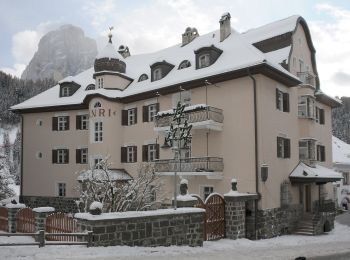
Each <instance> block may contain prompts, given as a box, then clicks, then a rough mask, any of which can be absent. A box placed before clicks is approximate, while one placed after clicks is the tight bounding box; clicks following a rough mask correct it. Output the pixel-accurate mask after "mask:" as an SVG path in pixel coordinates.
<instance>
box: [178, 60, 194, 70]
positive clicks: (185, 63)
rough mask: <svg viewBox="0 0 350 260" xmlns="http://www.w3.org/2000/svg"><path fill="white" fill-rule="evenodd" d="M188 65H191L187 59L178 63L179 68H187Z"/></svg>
mask: <svg viewBox="0 0 350 260" xmlns="http://www.w3.org/2000/svg"><path fill="white" fill-rule="evenodd" d="M188 67H191V62H190V61H188V60H184V61H182V62H181V63H180V65H179V70H182V69H185V68H188Z"/></svg>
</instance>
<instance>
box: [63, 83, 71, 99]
mask: <svg viewBox="0 0 350 260" xmlns="http://www.w3.org/2000/svg"><path fill="white" fill-rule="evenodd" d="M69 96H70V87H68V86H67V87H63V88H62V97H69Z"/></svg>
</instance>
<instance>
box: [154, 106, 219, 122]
mask: <svg viewBox="0 0 350 260" xmlns="http://www.w3.org/2000/svg"><path fill="white" fill-rule="evenodd" d="M193 107H194V108H193V109H191V107H188V108H189V109H188V108H185V112H184V119H183V120H185V119H187V120H188V123H199V122H204V121H209V120H211V121H214V122H216V123H223V121H224V115H223V111H222V109H219V108H215V107H211V106H203V107H196V106H193ZM172 121H173V113H172V112H169V113H164V112H160V114H158V115H157V116H156V118H155V127H167V126H170V124H171V123H172Z"/></svg>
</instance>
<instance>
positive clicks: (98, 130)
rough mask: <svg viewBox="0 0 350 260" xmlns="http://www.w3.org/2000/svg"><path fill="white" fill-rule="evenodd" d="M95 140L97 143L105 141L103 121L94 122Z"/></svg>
mask: <svg viewBox="0 0 350 260" xmlns="http://www.w3.org/2000/svg"><path fill="white" fill-rule="evenodd" d="M93 140H94V142H95V143H102V142H103V122H102V121H95V122H94V136H93Z"/></svg>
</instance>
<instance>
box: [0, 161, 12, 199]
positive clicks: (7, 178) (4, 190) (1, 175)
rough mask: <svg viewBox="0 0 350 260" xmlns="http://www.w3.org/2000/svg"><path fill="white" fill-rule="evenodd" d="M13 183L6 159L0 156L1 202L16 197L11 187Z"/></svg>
mask: <svg viewBox="0 0 350 260" xmlns="http://www.w3.org/2000/svg"><path fill="white" fill-rule="evenodd" d="M12 183H13V179H12V177H11V174H10V170H9V167H8V164H7V163H6V157H5V156H4V155H1V154H0V200H3V199H7V198H9V197H12V196H14V195H15V193H14V191H13V190H12V189H11V188H10V187H9V184H12Z"/></svg>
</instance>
